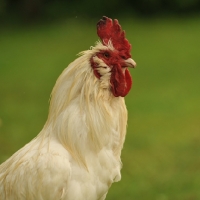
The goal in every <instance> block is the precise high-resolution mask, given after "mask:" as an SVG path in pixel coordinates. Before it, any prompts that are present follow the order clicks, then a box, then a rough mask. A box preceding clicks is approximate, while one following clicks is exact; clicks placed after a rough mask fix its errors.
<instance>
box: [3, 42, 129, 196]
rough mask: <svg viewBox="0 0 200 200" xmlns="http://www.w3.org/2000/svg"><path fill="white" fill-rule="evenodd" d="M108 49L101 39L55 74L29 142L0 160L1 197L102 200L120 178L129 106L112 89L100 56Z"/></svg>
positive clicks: (106, 68) (108, 75) (109, 45)
mask: <svg viewBox="0 0 200 200" xmlns="http://www.w3.org/2000/svg"><path fill="white" fill-rule="evenodd" d="M106 48H107V49H112V50H113V46H112V44H111V42H110V43H109V44H108V46H104V45H102V44H101V43H100V42H98V43H97V45H96V46H95V47H92V48H91V49H90V50H87V51H85V52H82V53H81V55H82V56H81V57H79V58H77V59H76V60H75V61H74V62H72V63H71V64H70V65H69V66H68V67H67V68H66V69H65V70H64V71H63V73H62V74H61V75H60V77H59V78H58V80H57V82H56V84H55V86H54V88H53V91H52V95H51V102H50V109H49V116H48V119H47V122H46V124H45V126H44V128H43V129H42V131H41V132H40V133H39V134H38V136H37V137H36V138H35V139H33V140H32V141H31V142H30V143H28V144H27V145H25V146H24V147H23V148H22V149H20V150H19V151H17V152H16V153H15V154H14V155H12V156H11V157H10V158H9V159H8V160H7V161H5V162H4V163H3V164H1V165H0V199H1V200H25V199H26V200H58V199H62V200H86V199H87V200H103V199H105V197H106V193H107V191H108V189H109V187H110V186H111V184H112V183H113V182H115V181H119V180H120V178H121V175H120V169H121V160H120V155H121V149H122V147H123V143H124V139H125V133H126V123H127V110H126V106H125V103H124V98H122V97H117V98H116V97H114V96H113V95H112V93H111V92H110V69H109V67H106V65H105V63H104V62H103V61H102V60H100V59H99V58H97V57H96V58H94V59H96V60H95V62H97V63H99V65H98V72H99V73H100V74H101V78H100V79H97V78H96V77H95V76H94V74H93V69H92V67H91V66H90V58H91V57H92V56H94V55H95V53H97V52H98V51H99V50H102V49H106Z"/></svg>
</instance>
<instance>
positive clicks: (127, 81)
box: [90, 16, 136, 97]
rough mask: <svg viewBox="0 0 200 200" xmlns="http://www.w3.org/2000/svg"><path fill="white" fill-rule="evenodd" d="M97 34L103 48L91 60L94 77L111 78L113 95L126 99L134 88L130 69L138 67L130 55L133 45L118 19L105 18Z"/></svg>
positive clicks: (100, 23)
mask: <svg viewBox="0 0 200 200" xmlns="http://www.w3.org/2000/svg"><path fill="white" fill-rule="evenodd" d="M97 34H98V36H99V37H100V39H101V42H102V43H101V44H102V48H99V50H98V52H96V54H95V55H94V56H93V57H92V58H91V60H90V62H91V66H92V68H93V71H94V75H95V76H96V77H97V78H98V79H101V78H103V77H104V76H107V77H108V76H109V80H110V89H111V92H112V93H113V95H114V96H115V97H119V96H121V97H124V96H126V95H127V94H128V92H129V91H130V89H131V86H132V78H131V75H130V73H129V71H128V67H132V68H135V67H136V63H135V61H134V60H133V59H132V58H131V54H130V51H131V44H130V43H129V42H128V40H127V39H126V38H125V32H124V31H123V30H122V29H121V26H120V24H119V23H118V20H116V19H115V20H112V19H110V18H108V17H105V16H104V17H103V18H102V19H101V20H100V21H99V22H98V23H97Z"/></svg>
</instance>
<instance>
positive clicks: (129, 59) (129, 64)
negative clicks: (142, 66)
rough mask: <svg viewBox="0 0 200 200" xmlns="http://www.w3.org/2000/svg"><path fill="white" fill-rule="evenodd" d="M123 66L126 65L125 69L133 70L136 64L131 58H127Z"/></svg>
mask: <svg viewBox="0 0 200 200" xmlns="http://www.w3.org/2000/svg"><path fill="white" fill-rule="evenodd" d="M125 65H126V67H132V68H135V67H136V62H135V61H134V60H133V59H132V58H128V59H127V60H125Z"/></svg>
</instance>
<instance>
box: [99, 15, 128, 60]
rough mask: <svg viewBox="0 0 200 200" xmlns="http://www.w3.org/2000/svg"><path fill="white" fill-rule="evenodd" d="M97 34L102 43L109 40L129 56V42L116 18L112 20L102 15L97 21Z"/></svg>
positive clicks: (105, 43) (106, 42)
mask: <svg viewBox="0 0 200 200" xmlns="http://www.w3.org/2000/svg"><path fill="white" fill-rule="evenodd" d="M97 34H98V36H99V37H100V39H101V41H102V43H103V44H104V45H107V44H108V41H109V40H111V41H112V44H113V46H114V48H115V49H117V50H118V51H124V53H125V54H126V55H127V57H131V55H130V50H131V44H130V43H129V42H128V40H127V39H126V38H125V32H124V31H123V30H122V29H121V26H120V24H119V22H118V20H117V19H114V21H112V19H110V18H108V17H106V16H103V18H102V19H100V21H99V22H98V23H97Z"/></svg>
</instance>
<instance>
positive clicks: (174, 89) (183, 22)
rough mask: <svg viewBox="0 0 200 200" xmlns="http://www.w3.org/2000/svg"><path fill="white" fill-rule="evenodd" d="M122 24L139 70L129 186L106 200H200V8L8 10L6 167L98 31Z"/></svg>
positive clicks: (50, 0) (168, 2) (2, 133)
mask: <svg viewBox="0 0 200 200" xmlns="http://www.w3.org/2000/svg"><path fill="white" fill-rule="evenodd" d="M102 15H106V16H108V17H112V18H117V19H118V20H119V21H120V24H121V25H122V27H123V29H124V30H125V31H126V36H127V38H128V40H129V41H130V43H131V44H132V57H133V58H134V60H135V61H136V62H137V68H136V69H134V70H132V71H131V73H132V77H133V81H134V84H133V88H132V90H131V92H130V93H129V94H128V95H127V97H126V104H127V108H128V111H129V121H128V131H127V138H126V142H125V145H124V149H123V152H122V161H123V165H124V166H123V169H122V180H121V182H119V183H115V184H113V185H112V187H111V189H110V191H109V193H108V196H107V199H108V200H121V199H124V200H132V199H137V200H147V199H148V200H199V199H200V55H199V54H200V53H199V52H200V0H148V1H147V0H135V1H130V0H123V1H121V0H115V1H114V0H110V1H107V0H101V1H98V0H97V1H89V0H83V1H78V0H73V1H72V0H68V1H64V0H56V1H55V0H0V163H2V162H3V161H5V160H6V159H7V158H9V157H10V156H11V155H12V154H13V153H14V152H15V151H17V150H18V149H19V148H21V147H22V146H24V145H25V144H26V143H27V142H29V141H30V140H31V139H32V138H34V137H35V136H36V135H37V134H38V133H39V131H40V130H41V129H42V127H43V125H44V123H45V121H46V118H47V114H48V106H49V105H48V104H49V96H50V93H51V90H52V88H53V86H54V84H55V81H56V79H57V78H58V76H59V75H60V73H61V72H62V70H63V69H64V68H65V67H66V66H67V65H68V64H69V63H70V62H72V61H73V60H74V59H76V58H77V53H79V52H80V51H82V50H86V49H88V48H89V47H90V46H92V45H94V43H95V41H97V39H98V37H97V35H96V23H97V21H98V20H99V19H100V18H101V17H102Z"/></svg>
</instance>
